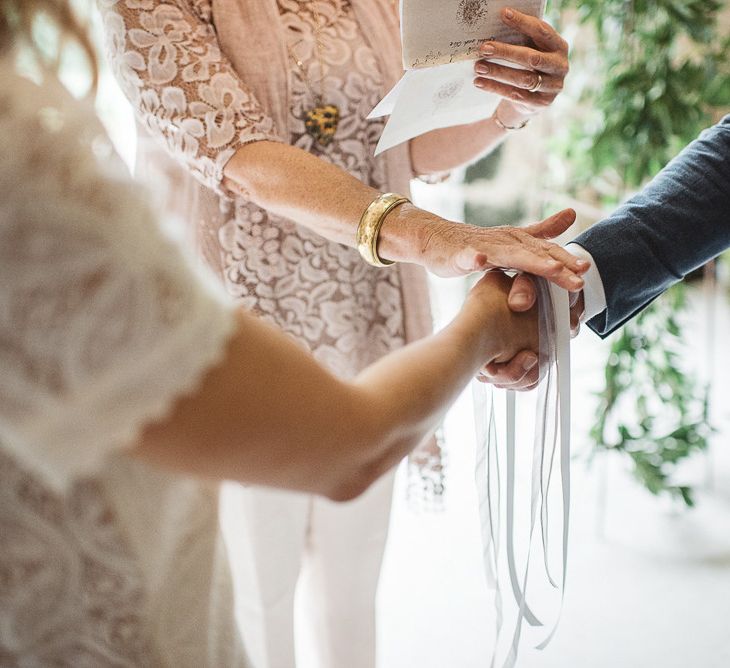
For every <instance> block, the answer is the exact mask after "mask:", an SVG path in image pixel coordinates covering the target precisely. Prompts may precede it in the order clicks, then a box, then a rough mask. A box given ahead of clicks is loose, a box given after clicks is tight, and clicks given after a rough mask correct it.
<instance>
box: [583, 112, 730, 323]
mask: <svg viewBox="0 0 730 668" xmlns="http://www.w3.org/2000/svg"><path fill="white" fill-rule="evenodd" d="M575 243H578V244H580V245H581V246H583V247H584V248H585V249H586V250H587V251H588V252H589V253H590V254H591V255H592V256H593V259H594V260H595V263H596V267H597V268H598V271H599V273H600V275H601V279H602V280H603V287H604V290H605V293H606V303H607V308H606V310H605V311H604V312H603V313H600V314H599V315H597V316H595V317H594V318H592V319H591V320H589V321H588V326H589V327H590V328H591V329H592V330H593V331H595V332H596V333H597V334H598V335H599V336H601V337H604V336H607V335H608V334H610V333H611V332H613V331H614V330H615V329H617V328H618V327H620V326H621V325H623V324H624V323H625V322H626V321H627V320H629V319H631V318H632V317H633V316H634V315H636V314H637V313H638V312H639V311H641V310H642V309H643V308H645V307H646V306H647V305H648V304H649V303H650V302H652V301H653V300H654V299H656V297H658V296H659V295H660V294H661V293H662V292H664V290H666V289H667V288H668V287H670V286H671V285H672V284H674V283H676V282H678V281H680V280H682V278H684V276H686V275H687V274H688V273H689V272H691V271H692V270H694V269H696V268H697V267H700V266H702V265H703V264H704V263H705V262H707V261H708V260H711V259H712V258H714V257H715V256H716V255H718V254H720V253H721V252H722V251H724V250H725V249H727V248H728V247H730V115H728V116H725V118H723V119H722V121H720V122H719V123H718V124H717V125H715V126H713V127H711V128H710V129H708V130H705V131H704V132H703V133H702V134H701V135H700V136H699V138H698V139H697V140H695V141H694V142H692V143H691V144H690V145H689V146H687V148H685V149H684V151H682V153H680V154H679V155H678V156H677V157H676V158H675V159H674V160H672V162H670V163H669V164H668V165H667V166H666V167H665V168H664V169H663V170H662V171H661V172H660V173H659V174H658V175H657V177H656V178H655V179H654V180H653V181H652V182H651V183H649V185H647V186H646V188H644V190H642V191H641V192H640V193H639V194H638V195H636V196H635V197H633V198H632V199H630V200H629V201H628V202H626V203H625V204H623V205H622V206H621V207H619V208H618V209H617V210H616V211H615V212H614V213H613V214H612V215H611V216H609V217H608V218H606V219H605V220H603V221H601V222H600V223H597V224H596V225H594V226H593V227H591V228H590V229H589V230H588V231H586V232H584V233H583V234H581V235H580V236H578V237H577V238H576V239H575Z"/></svg>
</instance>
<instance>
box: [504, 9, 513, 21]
mask: <svg viewBox="0 0 730 668" xmlns="http://www.w3.org/2000/svg"><path fill="white" fill-rule="evenodd" d="M514 17H515V13H514V12H513V11H512V10H511V9H505V10H504V18H506V19H509V20H510V21H511V20H512V19H513V18H514Z"/></svg>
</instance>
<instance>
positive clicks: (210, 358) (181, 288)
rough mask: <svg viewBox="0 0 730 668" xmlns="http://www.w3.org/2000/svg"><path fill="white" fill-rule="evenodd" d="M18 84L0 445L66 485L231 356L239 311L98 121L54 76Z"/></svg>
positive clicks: (3, 207)
mask: <svg viewBox="0 0 730 668" xmlns="http://www.w3.org/2000/svg"><path fill="white" fill-rule="evenodd" d="M3 81H4V82H6V81H7V80H6V78H3ZM9 83H10V85H8V87H7V88H6V89H5V91H3V92H2V93H0V149H1V150H0V154H2V155H3V160H2V161H0V369H2V373H0V444H2V447H5V448H8V449H9V450H10V451H11V452H12V454H13V455H14V456H16V457H17V458H18V459H19V460H21V461H23V462H24V463H25V464H26V465H27V466H29V467H31V468H32V469H33V470H35V471H37V472H39V473H42V474H45V476H46V478H47V479H48V480H49V482H51V483H52V484H54V485H55V486H56V487H60V488H63V487H65V486H66V485H68V483H70V482H71V481H72V480H73V479H74V478H76V477H78V476H81V475H84V474H87V473H90V472H93V471H94V470H95V469H97V468H98V467H99V466H100V465H102V463H103V460H104V458H105V456H106V455H108V454H109V453H111V452H112V451H116V450H118V449H120V448H122V447H125V446H128V445H131V444H132V443H133V442H134V440H135V437H136V436H137V435H138V433H139V431H140V429H142V428H143V427H144V426H145V425H146V424H148V423H149V422H150V421H152V420H154V419H157V418H159V417H161V416H162V415H164V413H165V411H166V410H167V409H168V407H169V406H170V405H171V403H172V402H173V401H174V399H175V398H176V397H178V396H179V395H180V394H181V393H185V392H188V391H192V389H193V388H194V385H195V384H196V382H197V381H198V379H199V378H200V377H201V376H202V374H203V373H204V372H205V371H206V369H208V368H210V366H211V365H212V364H214V363H215V362H216V361H218V360H219V359H220V358H221V357H222V354H223V350H224V346H225V344H226V341H227V340H228V338H229V336H230V333H231V332H232V330H233V323H234V316H233V310H232V307H231V306H229V305H228V302H227V301H226V299H225V297H224V296H222V295H220V293H218V292H217V289H216V286H215V285H214V283H213V279H212V278H209V277H207V276H203V275H198V273H197V272H196V270H195V269H194V268H193V265H192V263H190V262H188V261H187V260H186V259H185V258H184V257H183V256H182V255H181V252H180V250H179V248H178V247H177V245H176V244H174V243H173V242H172V241H171V240H169V239H168V238H167V237H166V236H165V235H164V234H163V231H162V229H161V228H160V227H159V226H158V225H156V221H155V220H154V219H153V216H152V214H151V212H150V211H151V210H150V208H148V206H147V204H146V203H145V201H144V200H143V199H141V198H140V196H139V189H138V187H137V186H136V185H134V184H132V183H131V182H130V181H129V180H128V179H127V177H126V175H124V174H121V173H120V172H119V171H118V170H117V168H116V167H114V165H117V162H116V160H115V159H113V158H114V156H113V155H112V154H111V148H110V146H109V144H108V142H107V140H106V137H105V136H104V135H103V130H102V129H101V128H100V126H99V125H98V124H97V122H96V120H95V119H94V118H93V116H92V115H91V114H90V113H88V114H86V115H81V116H78V115H76V114H75V113H70V112H69V111H68V109H69V108H75V107H77V106H78V103H77V102H76V101H73V100H70V99H69V100H67V101H66V102H65V104H66V107H67V108H66V109H64V108H63V107H62V106H59V105H57V104H56V98H55V97H54V104H53V106H50V105H48V103H47V102H46V101H45V99H43V96H47V95H48V91H49V86H47V85H44V88H43V90H42V92H39V91H41V89H39V88H38V87H37V86H35V85H33V84H30V83H29V82H25V83H24V84H22V85H20V88H19V85H14V84H13V80H12V79H11V80H10V82H9ZM33 95H35V96H36V97H40V99H39V100H36V101H29V100H31V97H32V96H33ZM69 105H70V106H69ZM19 106H20V108H19ZM99 158H101V159H99ZM119 169H122V168H121V167H120V168H119Z"/></svg>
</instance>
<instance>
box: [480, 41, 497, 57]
mask: <svg viewBox="0 0 730 668" xmlns="http://www.w3.org/2000/svg"><path fill="white" fill-rule="evenodd" d="M481 51H482V53H483V54H484V55H485V56H491V55H492V54H493V53H494V45H493V44H482V49H481Z"/></svg>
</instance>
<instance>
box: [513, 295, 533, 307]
mask: <svg viewBox="0 0 730 668" xmlns="http://www.w3.org/2000/svg"><path fill="white" fill-rule="evenodd" d="M509 301H510V304H512V306H515V307H517V308H521V307H523V306H528V305H529V304H530V298H529V297H528V296H527V293H526V292H516V293H515V294H513V295H512V296H511V297H510V298H509Z"/></svg>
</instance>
